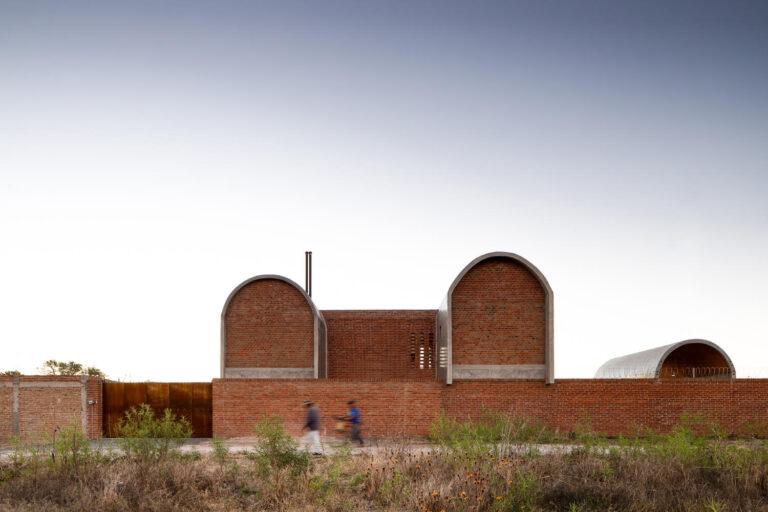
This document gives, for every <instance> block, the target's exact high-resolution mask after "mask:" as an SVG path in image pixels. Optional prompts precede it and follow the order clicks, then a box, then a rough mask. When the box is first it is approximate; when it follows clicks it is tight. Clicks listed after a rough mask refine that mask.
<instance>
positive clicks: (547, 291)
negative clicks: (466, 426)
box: [437, 251, 555, 384]
mask: <svg viewBox="0 0 768 512" xmlns="http://www.w3.org/2000/svg"><path fill="white" fill-rule="evenodd" d="M492 258H504V259H509V260H512V261H515V262H517V263H519V264H521V265H522V266H523V267H525V268H526V269H528V270H529V271H530V272H531V273H532V274H533V275H534V277H536V279H537V280H538V281H539V283H540V284H541V287H542V288H543V290H544V317H545V322H546V326H545V334H544V336H545V343H544V360H545V366H546V369H545V377H544V380H545V382H546V383H547V384H552V383H553V382H554V381H555V363H554V357H555V348H554V332H555V329H554V305H553V304H554V294H553V292H552V287H551V286H550V285H549V281H547V278H546V277H544V274H543V273H542V272H541V270H539V269H538V268H536V265H534V264H533V263H531V262H530V261H528V260H527V259H525V258H523V257H522V256H519V255H517V254H514V253H511V252H504V251H496V252H489V253H486V254H483V255H482V256H478V257H477V258H475V259H474V260H472V261H471V262H470V263H469V264H468V265H467V266H466V267H464V269H463V270H462V271H461V272H459V275H457V276H456V278H455V279H454V280H453V282H452V283H451V286H450V288H448V293H447V294H446V296H445V299H444V300H443V304H442V305H441V306H440V310H439V311H438V325H439V326H440V325H442V326H443V327H444V328H445V329H444V331H443V330H442V329H438V331H439V333H438V338H439V339H438V342H439V343H440V345H441V347H440V348H442V349H445V351H446V352H447V354H446V356H447V357H446V361H445V367H444V368H441V364H439V365H438V368H437V370H438V376H439V378H441V379H442V380H443V381H444V382H446V383H447V384H451V383H452V382H453V357H452V354H451V352H452V347H453V343H452V341H453V340H452V337H453V326H452V323H453V322H452V315H451V309H452V305H451V303H452V299H453V292H454V290H456V287H457V286H458V285H459V283H461V280H462V279H464V276H466V275H467V273H468V272H469V271H470V270H472V269H473V268H474V267H476V266H477V265H479V264H480V263H482V262H483V261H486V260H489V259H492Z"/></svg>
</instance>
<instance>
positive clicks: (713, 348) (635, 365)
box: [595, 338, 736, 379]
mask: <svg viewBox="0 0 768 512" xmlns="http://www.w3.org/2000/svg"><path fill="white" fill-rule="evenodd" d="M697 346H699V347H706V348H705V349H704V350H705V351H707V352H709V353H710V354H711V353H716V354H717V356H719V357H720V358H721V360H722V362H723V363H725V366H723V368H727V372H728V374H729V375H721V377H723V376H727V377H729V378H735V377H736V367H735V366H734V365H733V362H732V361H731V358H730V357H729V356H728V354H727V353H726V352H725V350H723V349H722V348H721V347H720V346H719V345H717V344H716V343H714V342H712V341H709V340H705V339H699V338H694V339H690V340H683V341H678V342H677V343H672V344H669V345H663V346H661V347H656V348H652V349H648V350H643V351H641V352H635V353H633V354H628V355H625V356H621V357H615V358H613V359H610V360H608V361H606V362H605V363H603V365H602V366H600V368H598V370H597V372H596V373H595V378H596V379H621V378H626V379H643V378H646V379H658V378H661V377H662V370H663V368H664V367H665V363H667V362H668V360H669V359H674V356H675V354H680V353H681V351H684V350H686V348H687V347H691V348H695V347H697ZM701 366H704V365H701ZM692 376H693V375H692Z"/></svg>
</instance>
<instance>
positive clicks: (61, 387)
mask: <svg viewBox="0 0 768 512" xmlns="http://www.w3.org/2000/svg"><path fill="white" fill-rule="evenodd" d="M89 401H93V403H92V404H89ZM14 402H15V404H16V405H15V406H14ZM101 415H102V381H101V379H98V378H93V377H88V378H87V380H85V381H83V379H81V377H79V376H28V375H24V376H21V377H18V378H14V377H0V443H3V444H4V443H7V442H8V441H9V440H10V439H11V438H12V437H15V436H18V437H19V438H21V439H22V440H24V441H30V442H40V441H47V440H50V439H51V438H52V436H53V434H54V431H55V430H56V428H57V427H59V428H61V427H67V426H75V427H78V428H81V429H83V428H85V431H86V432H87V435H88V438H89V439H95V438H98V437H100V436H101Z"/></svg>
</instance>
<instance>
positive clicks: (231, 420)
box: [213, 379, 442, 437]
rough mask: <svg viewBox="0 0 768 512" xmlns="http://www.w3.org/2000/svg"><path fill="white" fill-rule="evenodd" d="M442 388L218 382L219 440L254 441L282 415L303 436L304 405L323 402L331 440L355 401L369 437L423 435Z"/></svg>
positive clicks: (399, 384)
mask: <svg viewBox="0 0 768 512" xmlns="http://www.w3.org/2000/svg"><path fill="white" fill-rule="evenodd" d="M441 388H442V386H440V385H438V384H436V383H432V382H404V381H384V382H363V381H333V380H248V379H214V381H213V435H214V436H217V437H241V436H252V435H253V427H254V425H255V424H256V423H257V422H258V421H259V420H260V419H262V418H264V417H268V416H280V417H281V418H282V419H283V421H284V424H285V427H286V429H287V430H288V432H290V433H292V434H295V435H298V434H300V433H301V428H302V426H303V425H304V419H305V414H306V411H305V409H304V408H303V407H302V402H303V401H304V400H312V401H314V402H315V403H317V405H318V407H319V408H320V414H321V433H323V432H324V433H325V434H326V435H331V434H332V433H333V428H334V424H335V423H336V420H334V419H333V417H334V416H341V415H344V414H345V413H346V410H347V401H348V400H350V399H355V400H357V401H358V402H359V404H360V407H361V410H362V414H363V422H364V427H365V432H366V434H367V435H374V436H384V437H398V436H413V435H423V434H426V433H427V431H428V429H429V425H430V423H431V422H432V420H433V419H434V415H435V414H437V412H438V411H439V410H440V394H441Z"/></svg>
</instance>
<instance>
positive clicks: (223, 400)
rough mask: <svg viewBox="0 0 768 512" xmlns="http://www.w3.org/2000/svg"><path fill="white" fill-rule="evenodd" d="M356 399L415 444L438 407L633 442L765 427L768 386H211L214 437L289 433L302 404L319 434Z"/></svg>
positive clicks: (376, 420)
mask: <svg viewBox="0 0 768 512" xmlns="http://www.w3.org/2000/svg"><path fill="white" fill-rule="evenodd" d="M350 397H352V398H355V399H357V400H358V402H359V405H360V408H361V409H362V412H363V415H364V423H365V430H366V432H367V433H368V435H374V436H398V435H407V436H421V435H425V434H426V433H427V432H428V429H429V424H430V422H431V421H432V420H433V419H434V418H435V417H436V416H437V415H438V414H439V412H440V410H441V408H442V409H444V410H445V411H446V413H447V414H448V415H449V416H451V417H454V418H457V419H468V418H474V419H478V418H480V417H481V416H482V414H483V412H484V411H499V412H503V413H505V414H509V415H510V416H514V417H520V418H527V419H530V420H537V421H540V422H542V423H544V424H546V425H548V426H550V427H552V428H556V429H558V430H560V431H561V432H563V433H565V432H570V431H572V430H573V429H574V428H575V427H576V426H577V425H579V424H588V425H590V426H591V428H593V429H594V430H595V431H597V432H600V433H603V434H606V435H618V434H627V433H632V432H634V431H635V429H636V428H637V427H639V426H644V427H650V428H653V429H654V430H658V431H662V432H663V431H667V430H669V429H670V428H671V427H673V426H674V425H676V424H678V422H679V420H680V418H681V416H682V415H683V414H685V413H691V414H701V416H702V417H704V418H705V419H707V420H712V421H716V422H718V423H719V424H721V425H722V426H724V427H726V429H728V431H730V432H734V433H738V432H741V431H742V428H743V426H744V425H745V423H747V422H749V421H754V420H757V421H760V422H763V423H764V424H765V423H766V422H768V379H738V380H732V381H731V380H677V379H676V380H660V381H658V380H630V379H623V380H622V379H615V380H600V379H583V380H577V379H572V380H571V379H569V380H559V381H557V382H556V383H555V384H554V385H552V386H547V385H545V384H544V383H543V382H541V381H488V380H486V381H461V382H456V383H454V384H453V385H451V386H445V385H442V384H440V383H437V382H412V383H408V382H395V381H389V382H376V383H374V382H342V381H311V380H291V381H278V380H247V379H242V380H237V379H226V380H220V379H217V380H214V381H213V432H214V435H216V436H223V437H236V436H249V435H252V428H253V425H254V424H255V423H256V422H257V421H258V419H259V418H261V417H263V416H265V415H279V416H281V417H283V418H284V419H285V421H286V425H287V427H288V429H289V431H291V432H292V433H294V434H298V433H299V431H300V428H301V425H302V421H303V414H304V412H303V409H302V407H301V403H302V401H303V400H307V399H312V400H314V401H316V402H317V403H318V404H319V405H320V409H321V413H322V415H323V418H324V428H326V429H327V430H328V432H329V433H330V430H331V428H332V423H333V421H332V420H331V419H330V416H331V415H337V414H342V413H343V411H344V408H345V405H344V404H345V403H346V401H347V399H349V398H350Z"/></svg>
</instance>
